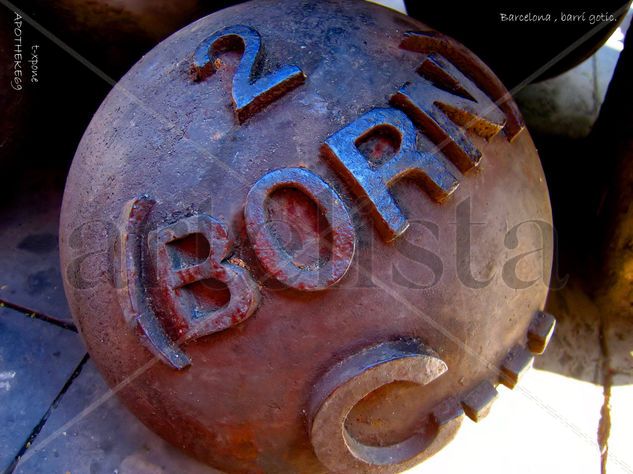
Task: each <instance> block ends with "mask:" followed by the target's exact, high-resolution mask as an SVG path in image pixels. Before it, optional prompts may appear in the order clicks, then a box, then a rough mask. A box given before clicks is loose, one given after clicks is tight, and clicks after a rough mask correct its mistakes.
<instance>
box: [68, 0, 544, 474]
mask: <svg viewBox="0 0 633 474" xmlns="http://www.w3.org/2000/svg"><path fill="white" fill-rule="evenodd" d="M253 45H254V46H253ZM91 222H92V223H94V222H99V223H101V224H102V229H108V231H105V230H102V231H101V232H97V233H95V232H80V233H78V232H77V229H82V228H85V227H86V225H87V223H91ZM73 235H74V236H75V238H74V239H72V238H71V237H72V236H73ZM78 236H79V237H81V238H79V237H78ZM60 242H61V253H62V265H63V268H64V275H65V277H66V282H65V284H66V291H67V296H68V299H69V302H70V306H71V308H72V311H73V314H74V315H75V318H76V321H77V324H78V327H79V329H80V331H81V333H82V335H83V337H84V339H85V341H86V344H87V346H88V349H89V351H90V353H91V354H92V356H93V357H94V360H95V363H96V365H97V366H98V368H99V369H100V370H101V371H102V373H103V374H104V376H105V377H106V379H107V381H108V383H109V384H110V385H114V386H116V385H118V384H120V383H123V384H124V385H123V386H122V387H121V388H122V390H121V391H120V395H121V397H122V399H123V401H124V402H125V403H126V404H127V405H128V407H129V408H130V409H131V410H132V411H133V412H134V413H135V414H136V415H137V416H138V417H139V418H141V420H143V422H145V423H146V424H147V425H148V426H150V427H151V428H152V429H154V430H155V431H156V432H157V433H159V434H160V435H161V436H163V437H165V438H166V439H167V440H169V441H170V442H172V443H174V444H175V445H177V446H180V447H183V448H184V449H186V450H187V451H188V452H190V453H192V454H193V455H195V456H197V457H198V458H199V459H201V460H203V461H205V462H207V463H209V464H211V465H213V466H215V467H217V468H219V469H223V470H226V471H229V472H322V471H325V470H333V471H341V472H349V470H350V469H352V470H354V471H366V472H395V471H399V470H401V469H403V468H405V467H407V466H409V465H412V464H414V463H416V462H419V461H420V460H422V459H424V458H425V457H428V456H429V455H431V454H432V453H433V452H435V451H436V450H437V449H439V448H441V446H443V445H444V444H445V443H446V442H448V441H449V440H450V438H451V437H452V436H453V434H454V433H455V431H456V430H457V427H458V425H459V423H460V422H461V420H462V419H463V416H462V415H463V410H466V409H468V410H469V411H470V414H469V416H471V417H473V418H474V419H479V418H481V417H482V416H484V415H485V412H486V411H487V409H488V408H489V405H490V402H491V401H492V400H493V399H494V394H495V391H494V385H496V384H497V383H498V382H499V379H500V377H501V375H502V374H503V373H504V372H502V371H501V369H502V366H504V362H505V369H506V371H505V373H506V374H510V375H511V376H513V375H512V374H516V377H514V376H513V377H514V379H516V378H518V375H519V374H520V372H521V370H522V368H523V367H524V365H525V364H521V363H519V362H521V361H522V360H523V359H522V358H518V359H515V358H512V359H508V354H509V353H510V351H511V350H513V348H516V349H514V351H515V352H512V353H511V354H515V353H516V351H519V349H518V348H525V347H526V346H527V344H528V331H529V327H530V324H531V321H532V319H533V317H534V316H535V315H536V314H538V312H539V311H540V310H542V307H543V303H544V299H545V295H546V293H547V283H548V280H549V273H550V266H551V252H552V249H551V211H550V206H549V201H548V198H547V189H546V186H545V182H544V177H543V173H542V170H541V167H540V163H539V160H538V157H537V154H536V150H535V148H534V145H533V143H532V141H531V139H530V137H529V134H528V133H527V131H526V130H524V127H523V124H522V120H521V117H520V115H519V113H518V111H517V109H516V106H515V105H514V103H513V102H512V101H511V99H510V97H509V95H507V93H506V91H505V89H504V88H503V86H502V85H501V83H500V82H499V80H498V79H496V78H495V76H494V75H493V74H492V73H491V72H490V70H489V69H488V68H487V67H486V66H485V65H483V63H481V61H479V60H478V59H477V58H475V57H474V56H473V55H472V54H471V53H469V52H468V51H467V50H466V49H465V48H464V47H462V46H461V45H458V44H457V43H455V42H454V41H452V40H451V39H450V38H447V37H445V36H443V35H440V34H437V33H435V32H433V31H431V30H429V29H428V28H427V27H425V26H424V25H422V24H420V23H418V22H416V21H414V20H412V19H410V18H407V17H405V16H402V15H400V14H397V13H395V12H393V11H389V10H386V9H384V8H381V7H378V6H375V5H370V4H367V3H364V2H355V1H348V0H341V1H290V0H287V1H282V2H279V1H274V2H273V1H272V0H270V1H268V0H263V1H255V2H250V3H248V4H245V5H240V6H237V7H234V8H231V9H227V10H224V11H221V12H218V13H216V14H214V15H211V16H209V17H206V18H204V19H201V20H199V21H198V22H196V23H194V24H192V25H190V26H189V27H187V28H185V29H183V30H181V31H180V32H178V33H177V34H175V35H173V36H172V37H171V38H169V39H168V40H166V41H165V42H163V43H161V44H160V45H159V46H157V47H156V48H155V49H154V50H153V51H151V52H150V53H148V54H147V55H146V56H145V57H144V58H143V59H142V60H141V61H140V62H139V63H138V64H137V65H136V66H135V67H134V68H133V69H132V70H131V71H130V72H129V73H128V74H127V75H126V76H125V77H124V78H123V79H122V81H121V82H120V84H119V87H117V88H115V90H114V91H113V92H112V93H111V94H110V96H109V97H108V98H107V99H106V101H105V102H104V104H103V105H102V107H101V109H100V110H99V112H98V113H97V114H96V116H95V118H94V119H93V122H92V123H91V125H90V126H89V128H88V130H87V132H86V134H85V135H84V138H83V140H82V143H81V144H80V147H79V149H78V151H77V154H76V157H75V160H74V163H73V167H72V169H71V172H70V175H69V178H68V183H67V190H66V194H65V198H64V206H63V210H62V222H61V240H60ZM71 244H72V245H71ZM86 252H90V255H92V256H93V259H92V260H91V263H90V265H89V266H87V265H83V264H82V262H83V259H84V254H85V253H86ZM95 268H97V269H100V270H101V271H102V272H103V274H105V275H109V278H108V279H102V280H95V279H90V280H88V279H87V278H86V277H85V275H86V273H87V272H93V271H94V270H95ZM522 351H523V352H525V351H526V349H522ZM523 352H521V353H523ZM514 361H516V362H517V363H514ZM510 362H512V363H510ZM514 379H513V380H514ZM485 384H488V385H485ZM481 387H484V388H486V390H482V389H481ZM328 433H333V434H332V435H331V436H330V435H329V434H328ZM341 436H342V438H341Z"/></svg>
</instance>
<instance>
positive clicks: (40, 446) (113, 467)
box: [15, 361, 219, 474]
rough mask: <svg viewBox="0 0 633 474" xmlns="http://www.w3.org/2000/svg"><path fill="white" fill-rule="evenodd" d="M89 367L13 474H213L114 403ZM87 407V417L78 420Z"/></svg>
mask: <svg viewBox="0 0 633 474" xmlns="http://www.w3.org/2000/svg"><path fill="white" fill-rule="evenodd" d="M106 393H108V387H107V386H106V384H105V382H104V381H103V379H102V377H101V375H100V374H99V373H98V371H97V369H96V368H95V366H94V365H93V363H92V362H90V361H89V362H88V363H87V364H86V365H85V366H84V367H83V369H82V371H81V374H80V375H79V376H78V377H77V379H76V380H75V382H74V383H73V384H72V385H71V386H70V388H69V389H68V391H67V392H66V394H65V395H64V397H63V398H62V400H61V401H60V403H59V404H58V406H57V408H55V409H54V410H53V411H52V413H51V415H50V416H49V418H48V421H47V422H46V424H45V425H44V427H43V429H42V431H41V433H40V434H39V436H38V437H37V438H36V439H35V441H34V442H33V444H32V446H31V447H30V449H29V450H28V451H27V452H26V454H25V456H23V457H22V460H21V461H20V463H19V464H18V466H17V468H16V471H15V472H16V473H17V474H66V473H72V474H76V473H90V474H112V473H118V474H184V473H187V474H216V473H218V472H219V471H216V470H214V469H212V468H210V467H208V466H206V465H203V464H201V463H199V462H197V461H195V460H194V459H192V458H190V457H188V456H186V455H185V454H183V453H182V452H181V451H179V450H178V449H176V448H174V447H172V446H171V445H169V444H167V443H166V442H165V441H163V440H162V438H160V437H158V436H157V435H155V434H154V433H152V432H151V431H150V430H149V429H147V428H146V427H145V426H144V425H143V424H142V423H141V422H140V421H138V420H137V419H136V418H135V417H134V416H133V415H132V414H131V413H130V412H128V411H127V409H126V408H125V407H124V406H123V405H122V404H121V403H120V402H119V401H118V400H117V398H116V397H112V398H109V399H108V400H107V401H106V402H105V403H103V404H101V405H94V403H95V402H96V401H98V400H99V399H100V398H101V397H102V396H103V395H104V394H106ZM88 407H94V410H91V411H90V413H89V414H87V415H85V416H80V414H81V413H82V411H84V410H85V409H86V408H88Z"/></svg>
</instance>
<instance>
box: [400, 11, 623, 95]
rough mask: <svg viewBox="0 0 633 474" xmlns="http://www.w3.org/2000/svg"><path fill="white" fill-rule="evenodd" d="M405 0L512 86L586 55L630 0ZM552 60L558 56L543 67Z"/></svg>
mask: <svg viewBox="0 0 633 474" xmlns="http://www.w3.org/2000/svg"><path fill="white" fill-rule="evenodd" d="M405 4H406V7H407V12H408V14H409V15H411V16H412V17H414V18H417V19H419V20H420V21H424V22H426V23H428V24H429V25H430V26H432V27H433V28H437V29H438V30H440V31H443V32H445V33H446V34H449V35H451V36H453V37H454V38H455V39H457V40H458V41H461V42H462V43H464V44H466V45H468V47H469V48H470V49H471V50H472V51H473V52H474V53H476V54H477V55H479V56H480V57H481V59H483V60H484V61H485V62H486V64H488V65H490V67H491V68H492V69H493V70H494V71H495V73H496V74H497V75H498V76H499V77H500V78H501V79H502V80H503V82H504V83H505V84H506V85H507V86H508V87H509V88H513V87H514V86H516V85H518V84H519V83H522V82H523V81H525V80H527V82H528V83H530V82H534V81H539V80H543V79H547V78H550V77H554V76H556V75H558V74H561V73H563V72H565V71H567V70H569V69H571V68H572V67H574V66H576V65H577V64H580V63H581V62H582V61H584V60H585V59H587V58H588V57H589V56H591V55H592V54H593V53H595V52H596V51H597V49H598V48H599V47H600V46H601V45H602V44H603V43H604V42H605V41H606V40H607V39H608V38H609V36H611V34H612V33H613V31H615V29H616V28H617V26H618V24H619V23H620V22H621V21H622V19H623V18H624V16H625V15H626V13H627V11H628V7H629V5H630V4H631V2H630V1H626V0H605V1H601V2H595V1H594V2H589V3H587V2H586V3H581V4H579V3H578V2H573V1H567V0H564V1H560V0H559V1H544V0H540V1H530V2H523V3H521V2H507V1H493V2H485V3H481V2H464V3H460V4H454V3H450V2H424V1H420V0H405ZM547 15H549V17H548V16H547ZM574 15H575V16H574ZM519 17H520V18H519ZM605 20H606V21H605ZM575 43H577V44H575ZM572 45H574V47H573V48H570V46H572ZM568 48H570V50H568ZM561 53H565V54H561ZM559 55H561V56H560V59H556V58H557V57H558V56H559ZM552 60H556V61H555V62H554V63H553V64H551V66H550V67H547V68H546V69H545V70H542V68H543V66H545V65H547V64H548V63H549V62H550V61H552Z"/></svg>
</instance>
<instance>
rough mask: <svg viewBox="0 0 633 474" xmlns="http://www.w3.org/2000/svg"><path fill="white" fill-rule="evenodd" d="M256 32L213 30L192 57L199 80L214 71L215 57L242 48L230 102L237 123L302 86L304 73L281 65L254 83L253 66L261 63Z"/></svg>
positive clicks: (240, 27) (246, 28)
mask: <svg viewBox="0 0 633 474" xmlns="http://www.w3.org/2000/svg"><path fill="white" fill-rule="evenodd" d="M261 46H262V41H261V37H260V35H259V33H258V32H257V31H255V30H254V29H253V28H251V27H249V26H244V25H234V26H229V27H226V28H222V29H221V30H219V31H216V32H215V33H213V34H212V35H211V36H209V37H208V38H207V39H205V40H204V41H202V43H200V45H199V46H198V48H196V51H195V53H194V56H193V65H192V68H191V70H192V73H193V75H194V79H195V80H197V81H201V80H204V79H206V78H207V77H208V76H210V75H211V74H213V73H214V72H215V71H216V68H217V63H216V59H217V58H216V54H217V53H218V52H222V51H235V50H240V49H242V48H243V49H244V54H243V56H242V60H241V61H240V64H239V66H238V68H237V71H236V72H235V76H234V77H233V103H234V104H235V109H236V112H237V118H238V120H239V122H240V123H242V122H244V121H245V120H246V119H248V118H249V117H251V116H252V115H254V114H255V113H256V112H258V111H259V110H261V109H263V108H264V107H266V106H267V105H269V104H270V103H272V102H274V101H275V100H277V99H278V98H279V97H281V96H283V95H284V94H286V93H287V92H289V91H291V90H292V89H294V88H295V87H297V86H299V85H301V84H303V82H304V81H305V79H306V76H305V74H304V73H303V71H301V69H299V68H298V67H297V66H283V67H281V68H280V69H278V70H277V71H274V72H272V73H270V74H268V75H266V76H262V77H260V78H259V79H257V80H253V76H254V73H255V71H254V70H255V69H256V66H258V63H259V62H260V61H261V60H262V47H261Z"/></svg>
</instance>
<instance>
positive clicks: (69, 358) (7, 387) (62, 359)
mask: <svg viewBox="0 0 633 474" xmlns="http://www.w3.org/2000/svg"><path fill="white" fill-rule="evenodd" d="M84 354H85V350H84V348H83V345H82V344H81V341H80V340H79V337H78V335H77V334H76V333H74V332H72V331H68V330H66V329H63V328H60V327H58V326H55V325H53V324H50V323H46V322H43V321H40V320H37V319H31V318H29V317H27V316H25V315H24V314H22V313H19V312H17V311H14V310H12V309H9V308H0V472H2V471H3V470H4V469H6V468H7V467H8V466H9V465H10V464H11V463H12V462H13V459H14V458H15V456H16V455H17V454H18V452H19V450H20V448H21V447H22V446H23V445H24V443H26V441H27V439H28V438H29V436H30V434H31V432H32V431H33V429H34V428H35V426H36V425H37V424H38V423H39V422H40V420H41V419H42V417H43V416H44V415H45V414H46V412H47V410H48V409H49V407H50V406H51V404H52V403H53V401H54V400H55V398H56V397H57V396H58V394H59V393H60V391H61V390H62V388H63V387H64V385H65V383H66V381H67V380H68V379H69V377H70V376H71V375H72V373H73V372H74V371H75V368H76V367H77V366H78V365H79V363H80V361H81V359H82V358H83V356H84Z"/></svg>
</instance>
